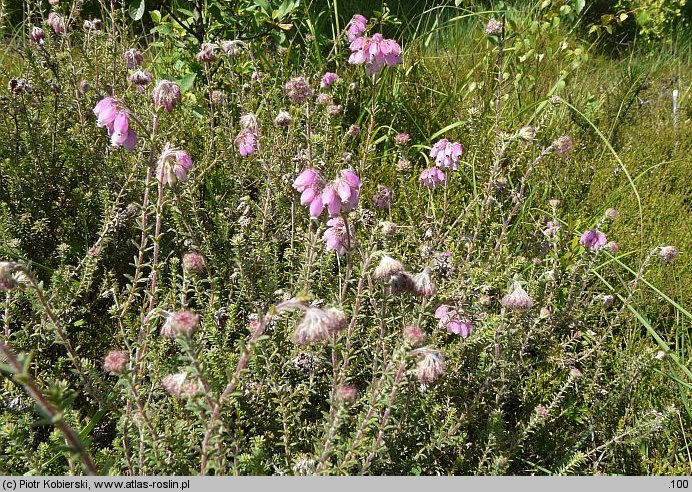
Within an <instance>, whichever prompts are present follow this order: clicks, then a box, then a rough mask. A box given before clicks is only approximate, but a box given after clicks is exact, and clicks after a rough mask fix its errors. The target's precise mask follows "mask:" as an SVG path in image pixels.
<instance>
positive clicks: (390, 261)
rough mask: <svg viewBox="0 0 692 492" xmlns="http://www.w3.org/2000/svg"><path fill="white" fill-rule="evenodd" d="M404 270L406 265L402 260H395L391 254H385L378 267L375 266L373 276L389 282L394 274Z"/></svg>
mask: <svg viewBox="0 0 692 492" xmlns="http://www.w3.org/2000/svg"><path fill="white" fill-rule="evenodd" d="M403 271H404V265H403V264H402V263H401V262H400V261H398V260H395V259H394V258H392V257H391V256H388V255H385V256H383V257H382V259H381V260H380V263H379V264H378V265H377V267H375V271H374V273H373V278H374V279H375V280H380V281H383V282H388V281H389V280H390V279H391V278H392V277H393V276H395V275H398V274H399V273H401V272H403Z"/></svg>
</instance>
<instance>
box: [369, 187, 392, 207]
mask: <svg viewBox="0 0 692 492" xmlns="http://www.w3.org/2000/svg"><path fill="white" fill-rule="evenodd" d="M392 195H393V193H392V190H390V189H389V188H387V187H386V186H382V185H380V186H378V190H377V193H375V194H374V195H373V196H372V203H373V205H375V206H376V207H377V208H390V207H391V206H392Z"/></svg>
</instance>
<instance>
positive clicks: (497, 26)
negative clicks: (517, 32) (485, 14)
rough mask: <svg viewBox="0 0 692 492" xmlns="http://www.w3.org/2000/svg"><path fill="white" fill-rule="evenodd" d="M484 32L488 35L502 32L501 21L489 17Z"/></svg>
mask: <svg viewBox="0 0 692 492" xmlns="http://www.w3.org/2000/svg"><path fill="white" fill-rule="evenodd" d="M485 33H486V34H487V35H488V36H497V35H498V34H501V33H502V21H499V20H497V19H490V20H489V21H488V23H487V24H486V26H485Z"/></svg>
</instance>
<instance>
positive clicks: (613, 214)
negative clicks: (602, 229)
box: [605, 208, 620, 220]
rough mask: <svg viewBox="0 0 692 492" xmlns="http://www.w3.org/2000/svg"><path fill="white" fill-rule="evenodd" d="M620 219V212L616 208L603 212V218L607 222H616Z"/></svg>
mask: <svg viewBox="0 0 692 492" xmlns="http://www.w3.org/2000/svg"><path fill="white" fill-rule="evenodd" d="M619 217H620V212H618V209H616V208H608V209H606V211H605V218H606V219H608V220H617V219H618V218H619Z"/></svg>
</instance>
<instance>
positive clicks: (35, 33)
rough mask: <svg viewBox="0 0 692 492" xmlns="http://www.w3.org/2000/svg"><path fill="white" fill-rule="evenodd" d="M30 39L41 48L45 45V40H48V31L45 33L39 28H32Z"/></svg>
mask: <svg viewBox="0 0 692 492" xmlns="http://www.w3.org/2000/svg"><path fill="white" fill-rule="evenodd" d="M30 37H31V40H32V41H33V42H34V43H36V44H37V45H39V46H43V43H44V42H45V41H44V40H45V38H46V31H44V30H43V29H41V28H40V27H38V26H34V27H32V28H31V34H30Z"/></svg>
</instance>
